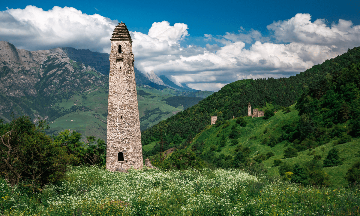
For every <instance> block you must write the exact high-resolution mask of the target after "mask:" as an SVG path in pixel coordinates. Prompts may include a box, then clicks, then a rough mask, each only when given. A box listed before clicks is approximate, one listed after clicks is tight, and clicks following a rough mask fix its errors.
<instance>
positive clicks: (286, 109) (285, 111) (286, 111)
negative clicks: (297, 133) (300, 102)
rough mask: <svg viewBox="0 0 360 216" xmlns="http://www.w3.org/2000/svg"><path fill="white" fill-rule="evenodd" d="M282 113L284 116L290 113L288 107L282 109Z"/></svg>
mask: <svg viewBox="0 0 360 216" xmlns="http://www.w3.org/2000/svg"><path fill="white" fill-rule="evenodd" d="M282 111H283V112H284V113H285V114H286V113H289V112H291V111H290V107H282Z"/></svg>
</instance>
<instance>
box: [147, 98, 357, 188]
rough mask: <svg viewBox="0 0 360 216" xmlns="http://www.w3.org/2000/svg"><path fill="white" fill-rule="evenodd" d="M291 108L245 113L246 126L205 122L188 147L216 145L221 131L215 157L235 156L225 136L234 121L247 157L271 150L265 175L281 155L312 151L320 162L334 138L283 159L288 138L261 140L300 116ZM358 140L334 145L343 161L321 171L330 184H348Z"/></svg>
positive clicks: (302, 158) (306, 155)
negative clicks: (222, 142) (271, 113)
mask: <svg viewBox="0 0 360 216" xmlns="http://www.w3.org/2000/svg"><path fill="white" fill-rule="evenodd" d="M290 111H291V112H290V113H284V112H282V111H279V112H277V113H276V114H275V115H274V116H273V117H271V118H270V119H268V120H264V119H263V117H260V118H252V117H249V116H246V117H244V118H245V120H246V122H247V125H246V127H241V126H240V125H238V124H236V119H231V120H228V121H226V122H227V123H228V125H229V126H227V127H224V125H225V124H226V123H224V124H223V125H221V126H219V127H217V126H216V125H208V126H207V127H206V128H205V129H204V130H203V131H202V132H201V133H199V134H197V135H196V136H195V138H194V139H193V141H192V143H191V144H190V145H189V146H187V148H189V149H190V148H192V146H193V145H194V144H195V143H202V142H204V144H205V145H204V150H203V152H206V151H209V150H210V147H211V146H213V145H215V146H218V145H219V143H220V140H221V137H222V135H223V134H224V135H225V137H227V143H226V146H225V147H223V148H221V151H215V152H214V153H215V155H216V157H218V156H219V155H220V154H224V155H225V156H226V155H231V156H234V155H235V149H236V148H237V145H235V146H231V139H229V138H228V136H229V134H230V132H231V127H232V126H234V125H236V127H237V129H238V130H239V131H240V137H239V138H238V139H237V141H238V143H239V145H241V146H243V147H249V148H250V149H251V153H250V158H254V157H256V156H257V155H259V154H266V153H268V152H273V153H274V156H272V157H270V158H269V159H267V160H264V161H262V164H263V165H264V166H265V168H267V170H268V175H270V176H274V177H278V176H279V171H278V167H274V166H273V164H274V160H275V159H281V160H282V161H283V162H287V163H289V164H295V163H300V164H303V163H304V162H307V161H310V160H312V159H313V157H314V156H313V155H314V154H316V155H320V156H321V157H322V159H321V163H322V162H323V161H324V159H325V158H326V156H327V154H328V152H329V151H330V149H332V148H333V147H334V143H335V142H334V141H335V140H332V141H330V142H329V143H327V144H324V145H321V146H319V147H316V148H314V149H310V150H305V151H302V152H298V156H297V157H293V158H286V159H284V150H285V149H286V148H287V146H288V145H289V144H290V143H289V142H288V141H282V142H280V143H277V144H276V145H275V146H274V147H270V146H268V145H264V144H262V141H263V140H264V139H265V138H269V137H278V136H279V134H281V133H282V129H281V127H282V126H283V125H285V124H291V123H293V122H296V121H297V120H298V119H299V116H298V111H297V110H295V104H294V105H292V106H290ZM359 143H360V138H353V139H352V141H351V142H348V143H344V144H340V145H335V147H336V148H337V149H338V150H339V156H340V158H342V160H343V163H342V165H339V166H335V167H324V171H325V172H326V173H327V174H328V175H329V177H330V179H329V183H330V185H331V186H332V187H345V186H347V181H346V180H345V178H344V177H345V175H346V172H347V170H348V169H349V168H350V167H351V166H352V165H353V164H354V163H355V162H356V161H359V160H360V157H357V156H356V155H357V154H358V152H359V151H360V145H359ZM150 147H151V146H150V145H148V146H147V149H148V150H151V149H150ZM310 153H311V154H310Z"/></svg>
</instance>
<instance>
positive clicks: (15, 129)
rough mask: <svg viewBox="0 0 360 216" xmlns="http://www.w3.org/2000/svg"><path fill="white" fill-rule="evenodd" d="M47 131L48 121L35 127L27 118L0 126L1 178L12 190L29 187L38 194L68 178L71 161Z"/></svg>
mask: <svg viewBox="0 0 360 216" xmlns="http://www.w3.org/2000/svg"><path fill="white" fill-rule="evenodd" d="M45 129H48V126H45V121H40V122H39V123H38V125H35V124H33V123H32V122H31V120H30V118H29V117H27V116H22V117H19V118H17V119H14V120H13V121H12V122H10V123H8V124H2V123H1V124H0V157H1V160H0V169H1V175H2V177H4V178H5V179H6V180H7V181H8V182H9V183H10V184H11V185H12V186H14V185H16V184H19V183H24V184H23V185H25V183H26V184H27V185H28V186H30V188H31V190H32V191H33V192H35V191H36V190H37V189H39V187H42V186H44V185H45V184H48V183H51V182H56V181H58V180H60V179H62V178H63V177H64V176H65V172H66V168H67V166H66V164H68V162H69V157H68V156H67V154H66V152H65V151H64V149H63V148H62V147H61V146H60V145H58V144H57V143H54V142H52V139H51V137H49V136H48V135H46V134H45V133H44V131H45Z"/></svg>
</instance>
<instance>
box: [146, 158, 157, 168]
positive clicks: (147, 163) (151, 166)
mask: <svg viewBox="0 0 360 216" xmlns="http://www.w3.org/2000/svg"><path fill="white" fill-rule="evenodd" d="M145 166H146V167H148V168H151V169H159V168H157V167H154V166H153V165H152V164H151V162H150V160H149V158H146V159H145Z"/></svg>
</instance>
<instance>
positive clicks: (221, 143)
mask: <svg viewBox="0 0 360 216" xmlns="http://www.w3.org/2000/svg"><path fill="white" fill-rule="evenodd" d="M225 146H226V137H225V134H223V135H222V137H221V140H220V147H225Z"/></svg>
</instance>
